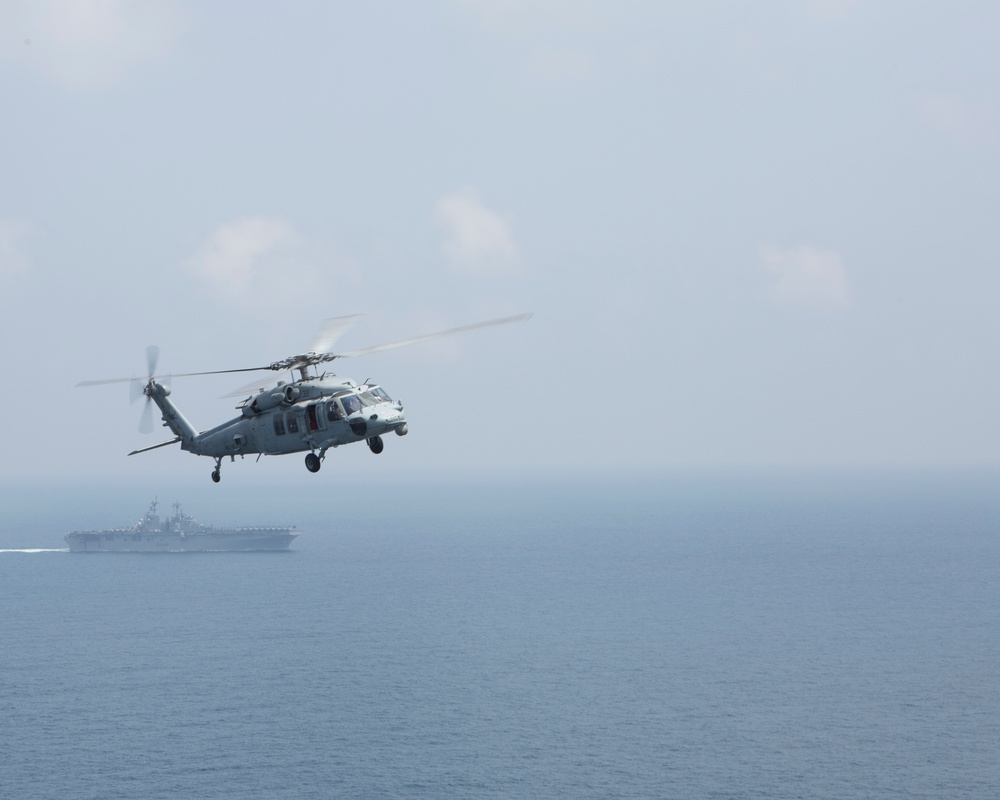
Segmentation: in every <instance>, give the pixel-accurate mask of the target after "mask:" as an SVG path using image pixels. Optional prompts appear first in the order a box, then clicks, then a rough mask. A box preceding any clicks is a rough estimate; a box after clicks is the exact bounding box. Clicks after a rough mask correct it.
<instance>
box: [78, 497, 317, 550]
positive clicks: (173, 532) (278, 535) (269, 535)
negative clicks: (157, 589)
mask: <svg viewBox="0 0 1000 800" xmlns="http://www.w3.org/2000/svg"><path fill="white" fill-rule="evenodd" d="M157 505H158V503H157V501H156V500H153V502H152V503H150V505H149V511H147V512H146V515H145V516H144V517H143V518H142V519H141V520H139V521H138V522H137V523H136V524H135V525H132V526H131V527H129V528H112V529H111V530H106V531H73V532H72V533H67V534H66V537H65V538H66V544H68V545H69V549H70V552H73V553H192V552H208V551H226V550H244V551H246V550H287V549H288V545H290V544H291V543H292V539H294V538H295V537H296V536H298V535H299V533H298V531H297V530H295V528H294V527H270V526H261V527H247V528H216V527H214V526H212V525H202V524H201V523H200V522H198V521H197V520H195V518H194V517H191V516H189V515H187V514H185V513H184V512H183V511H181V505H180V503H174V505H173V509H174V514H173V516H170V517H167V518H166V519H162V520H161V519H160V516H159V515H158V514H157V513H156V507H157Z"/></svg>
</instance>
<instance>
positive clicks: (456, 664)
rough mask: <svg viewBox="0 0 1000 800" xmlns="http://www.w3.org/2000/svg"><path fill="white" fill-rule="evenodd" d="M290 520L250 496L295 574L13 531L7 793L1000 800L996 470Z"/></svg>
mask: <svg viewBox="0 0 1000 800" xmlns="http://www.w3.org/2000/svg"><path fill="white" fill-rule="evenodd" d="M319 477H323V476H322V475H321V476H319ZM309 479H310V480H313V481H315V477H314V476H309ZM311 485H312V486H315V485H316V484H315V483H314V484H311ZM205 491H206V495H205V496H206V497H208V496H209V495H208V494H207V492H208V489H207V488H206V490H205ZM228 491H229V492H231V493H235V492H236V491H237V490H236V489H235V488H233V487H229V489H228ZM221 496H222V495H218V494H217V495H215V497H221ZM229 496H234V497H235V496H237V495H236V494H231V495H229ZM8 499H9V498H8ZM150 499H151V498H149V497H146V496H137V495H129V494H128V493H126V492H119V493H118V494H115V495H113V496H112V495H108V497H107V498H105V499H103V500H102V499H100V498H96V499H95V497H94V496H93V494H91V496H90V505H89V506H87V508H88V509H89V510H88V511H87V515H89V516H90V517H95V518H96V517H101V518H102V519H103V524H104V525H107V526H114V525H121V524H124V523H126V522H128V521H130V520H134V519H137V518H138V517H139V516H141V514H142V513H143V512H144V511H145V509H146V505H147V504H148V502H149V500H150ZM161 499H162V498H161ZM292 500H293V501H292V502H289V501H288V498H287V497H281V496H279V493H277V492H276V493H275V496H274V497H272V498H268V497H264V496H262V495H261V493H260V492H257V493H255V496H254V498H253V499H252V501H248V505H245V506H241V508H242V509H243V510H244V513H245V514H246V513H250V512H249V511H247V510H246V509H250V510H251V511H252V512H253V514H258V513H259V509H261V508H263V507H264V506H263V505H262V504H264V503H267V502H270V503H271V504H272V505H273V506H275V507H279V508H280V513H276V514H272V515H271V516H269V517H268V518H267V519H266V520H262V521H267V522H276V521H280V520H286V521H288V522H294V523H296V524H298V525H299V526H300V527H301V528H303V533H302V535H301V536H300V537H299V538H298V539H297V540H296V541H295V543H294V544H293V545H292V550H291V551H290V552H287V553H206V554H187V555H183V554H179V555H177V554H174V555H172V554H90V555H87V554H71V553H68V552H64V551H62V550H61V549H60V548H61V547H63V544H62V541H61V536H62V533H64V532H65V530H61V529H56V528H55V527H54V524H53V523H52V522H51V521H52V520H53V519H56V518H58V519H59V520H63V519H69V518H70V517H71V516H72V511H73V509H71V508H64V509H62V510H61V511H60V513H61V514H62V516H57V517H54V516H52V514H51V513H49V514H48V516H46V515H45V514H41V513H40V514H39V516H38V518H37V519H36V518H35V517H32V516H30V515H25V514H24V513H19V514H15V513H13V512H11V513H9V514H7V516H6V518H5V519H4V520H2V525H0V797H2V798H4V800H6V799H7V798H12V799H13V798H18V799H19V800H20V799H22V798H25V799H27V798H60V800H73V799H75V798H95V800H96V799H97V798H101V799H102V800H107V799H110V798H144V799H145V800H155V799H156V798H202V799H203V800H210V799H212V798H754V797H760V798H838V799H842V798H995V797H997V792H998V787H1000V480H998V478H997V476H996V475H995V474H974V475H965V474H943V475H930V474H876V475H858V476H850V475H848V476H845V475H833V476H824V475H818V474H813V475H794V474H785V475H781V474H778V475H771V476H768V477H766V478H757V477H753V476H739V475H728V476H721V477H720V476H712V475H702V476H698V477H693V478H692V477H684V476H672V477H664V478H662V479H659V478H638V479H635V480H630V481H618V482H611V483H608V482H599V481H591V482H587V481H581V482H578V483H574V482H563V483H554V482H553V483H550V484H549V483H545V482H544V481H541V482H539V481H533V482H523V483H503V482H498V483H495V484H492V485H466V484H455V485H428V486H423V487H407V486H400V487H396V488H395V489H394V490H393V491H391V492H386V491H376V490H375V489H367V490H366V489H364V488H363V487H361V488H358V487H355V488H354V489H351V490H350V491H349V492H345V493H343V494H341V495H340V496H339V497H338V495H337V492H336V490H335V488H334V487H330V488H329V490H325V491H324V492H323V493H322V495H317V494H315V490H313V494H309V495H306V494H300V495H297V496H296V497H294V498H292ZM206 502H207V501H206ZM215 502H218V501H215ZM254 504H256V505H254ZM15 506H16V503H15V504H14V505H11V504H8V506H7V507H8V509H10V508H14V507H15ZM18 508H21V509H22V512H23V508H24V506H23V504H22V506H18ZM95 509H98V510H99V511H100V512H101V513H96V512H95ZM161 509H162V506H161ZM186 510H187V511H189V512H190V513H192V514H194V515H195V516H196V517H198V518H200V519H201V520H202V521H203V522H206V523H216V524H225V523H229V522H233V523H236V522H241V523H242V522H248V521H253V520H252V519H248V518H247V517H246V516H243V517H241V518H239V519H236V518H235V516H236V510H237V509H236V507H233V508H230V509H227V510H228V511H229V514H228V515H227V514H223V513H222V512H221V511H219V510H217V509H214V510H211V513H209V511H203V510H201V509H199V508H198V507H196V504H195V505H192V504H191V503H190V502H189V503H188V504H187V505H186ZM81 516H85V515H84V514H82V513H81ZM275 517H276V518H275ZM42 518H44V519H45V520H48V522H46V523H44V524H42V523H41V522H39V521H38V519H42ZM89 521H90V519H88V522H89ZM59 524H62V523H61V522H60V523H59ZM81 527H82V525H81ZM88 527H89V526H88ZM67 529H68V528H67Z"/></svg>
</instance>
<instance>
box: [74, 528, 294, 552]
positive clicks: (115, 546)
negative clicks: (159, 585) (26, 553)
mask: <svg viewBox="0 0 1000 800" xmlns="http://www.w3.org/2000/svg"><path fill="white" fill-rule="evenodd" d="M296 536H298V534H297V533H291V532H289V531H283V530H270V531H269V530H260V531H253V532H240V533H196V534H187V535H184V536H179V535H176V534H157V533H153V534H135V533H131V532H123V533H114V534H104V533H71V534H69V535H68V536H67V537H66V544H67V545H69V550H70V552H71V553H211V552H216V553H218V552H259V551H275V550H288V547H289V545H290V544H291V543H292V540H293V539H295V537H296Z"/></svg>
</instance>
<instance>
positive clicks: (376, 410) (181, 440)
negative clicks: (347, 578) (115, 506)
mask: <svg viewBox="0 0 1000 800" xmlns="http://www.w3.org/2000/svg"><path fill="white" fill-rule="evenodd" d="M531 317H532V314H530V313H528V314H517V315H514V316H510V317H501V318H499V319H491V320H487V321H485V322H476V323H473V324H471V325H462V326H460V327H457V328H449V329H448V330H444V331H438V332H437V333H429V334H424V335H422V336H417V337H414V338H411V339H402V340H399V341H395V342H389V343H387V344H380V345H375V346H373V347H365V348H362V349H360V350H352V351H347V352H341V353H334V352H331V350H332V348H333V346H334V344H335V343H336V341H337V340H338V339H339V338H340V336H341V335H342V334H343V333H344V331H346V330H347V328H348V327H350V325H351V324H352V323H353V322H354V321H355V320H356V319H357V317H356V316H350V317H336V318H334V319H330V320H327V322H326V324H325V325H324V326H323V328H322V329H321V331H320V334H319V335H318V337H317V339H316V341H315V342H314V343H313V346H312V347H311V348H310V349H309V350H308V351H307V352H305V353H300V354H299V355H294V356H289V357H288V358H283V359H281V360H280V361H274V362H272V363H270V364H267V365H265V366H259V367H245V368H240V369H222V370H210V371H207V372H182V373H171V374H168V375H156V374H155V373H156V365H157V362H158V360H159V353H160V350H159V348H158V347H156V346H155V345H151V346H149V347H147V348H146V360H147V372H146V376H145V377H144V378H137V377H133V378H111V379H108V380H97V381H82V382H80V383H78V384H77V386H78V387H80V386H98V385H102V384H109V383H125V382H130V383H131V384H132V400H133V402H134V401H135V400H137V399H138V398H139V397H141V396H145V398H146V400H145V407H144V409H143V413H142V418H141V421H140V424H139V430H140V432H142V433H150V432H152V429H153V418H152V414H153V412H152V406H153V404H155V405H156V407H157V408H158V409H159V410H160V414H161V419H162V421H163V425H164V427H167V428H169V429H170V431H171V432H172V433H173V434H174V438H173V439H171V440H169V441H166V442H161V443H160V444H155V445H152V446H151V447H144V448H141V449H139V450H133V451H132V452H131V453H129V454H128V455H130V456H134V455H137V454H139V453H146V452H149V451H150V450H156V449H157V448H160V447H168V446H170V445H174V444H180V446H181V450H186V451H187V452H189V453H193V454H194V455H198V456H208V457H209V458H214V459H215V469H213V470H212V480H213V481H214V482H215V483H219V481H220V480H221V479H222V461H223V459H225V458H226V457H227V456H228V457H229V459H230V461H231V462H232V461H235V460H236V456H240V458H243V457H244V456H247V455H253V454H255V453H256V454H257V460H258V461H259V460H260V457H261V456H262V455H287V454H289V453H301V452H306V457H305V464H306V469H307V470H309V472H314V473H315V472H319V470H320V467H321V466H322V465H323V461H324V459H325V458H326V454H327V451H328V450H330V449H331V448H335V447H340V446H341V445H346V444H353V443H355V442H367V444H368V448H369V449H370V450H371V451H372V453H375V454H376V455H377V454H379V453H381V452H382V450H383V449H384V447H385V442H384V441H383V439H382V437H383V436H384V435H386V434H388V433H395V434H396V435H397V436H405V435H406V434H407V432H408V422H407V419H406V415H405V414H404V413H403V404H402V403H401V402H400V401H398V400H393V399H392V398H391V397H390V396H389V394H388V392H386V391H385V389H383V388H382V386H381V385H379V384H377V383H372V382H371V381H370V379H369V380H366V381H365V382H364V383H358V382H357V381H355V380H353V379H351V378H345V377H341V376H337V375H335V374H334V373H332V372H325V371H324V372H322V373H320V372H319V371H318V370H317V367H318V366H320V365H321V364H326V363H329V362H331V361H335V360H337V359H340V358H353V357H357V356H363V355H369V354H371V353H376V352H379V351H382V350H389V349H392V348H396V347H404V346H408V345H412V344H418V343H420V342H425V341H428V340H430V339H437V338H440V337H443V336H452V335H454V334H459V333H465V332H467V331H471V330H475V329H477V328H486V327H491V326H495V325H506V324H508V323H511V322H521V321H524V320H528V319H530V318H531ZM264 370H271V371H274V372H288V373H290V375H289V377H290V380H279V381H277V383H276V385H275V386H274V387H272V388H270V389H267V388H264V387H261V386H259V384H252V387H253V388H254V389H256V391H253V392H252V393H251V394H250V395H248V396H247V397H245V399H244V400H243V401H242V402H241V403H240V404H239V405H237V406H236V408H237V409H238V410H239V412H240V414H239V416H237V417H235V418H234V419H231V420H229V421H227V422H223V423H222V424H221V425H217V426H216V427H214V428H210V429H209V430H206V431H198V430H197V429H196V428H195V427H194V426H193V425H192V424H191V423H190V422H189V421H188V420H187V418H186V417H185V416H184V415H183V414H182V413H181V411H180V410H179V409H178V408H177V406H176V405H174V403H173V401H172V400H171V399H170V393H171V390H170V386H169V384H167V383H165V382H164V379H165V378H182V377H191V376H196V375H221V374H226V373H237V372H260V371H264ZM250 388H251V387H244V388H243V390H241V391H239V392H234V393H232V394H230V395H228V396H230V397H233V396H237V395H238V396H242V395H243V393H244V392H245V391H247V390H248V389H250Z"/></svg>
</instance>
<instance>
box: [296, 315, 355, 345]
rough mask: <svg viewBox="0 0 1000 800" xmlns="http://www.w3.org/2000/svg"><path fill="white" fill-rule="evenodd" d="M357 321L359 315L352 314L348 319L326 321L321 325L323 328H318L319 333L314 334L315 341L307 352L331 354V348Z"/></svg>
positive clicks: (335, 318)
mask: <svg viewBox="0 0 1000 800" xmlns="http://www.w3.org/2000/svg"><path fill="white" fill-rule="evenodd" d="M359 319H361V315H360V314H354V315H352V316H349V317H334V318H332V319H328V320H327V321H326V322H324V323H323V327H322V328H320V331H319V333H318V334H316V340H315V341H314V342H313V344H312V347H310V348H309V350H308V351H307V352H309V353H329V352H331V351H332V350H333V346H334V345H335V344H336V343H337V342H338V341H340V337H341V336H343V335H344V334H345V333H346V332H347V330H348V329H349V328H350V327H351V326H352V325H354V323H355V322H357V321H358V320H359Z"/></svg>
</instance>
